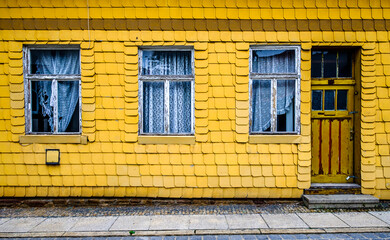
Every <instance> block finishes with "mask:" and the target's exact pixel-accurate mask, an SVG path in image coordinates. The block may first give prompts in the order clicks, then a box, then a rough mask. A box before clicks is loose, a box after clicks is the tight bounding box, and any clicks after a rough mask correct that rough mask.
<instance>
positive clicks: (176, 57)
mask: <svg viewBox="0 0 390 240" xmlns="http://www.w3.org/2000/svg"><path fill="white" fill-rule="evenodd" d="M191 74H192V67H191V52H190V51H143V53H142V75H191Z"/></svg>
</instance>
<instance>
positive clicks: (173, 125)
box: [142, 51, 192, 133]
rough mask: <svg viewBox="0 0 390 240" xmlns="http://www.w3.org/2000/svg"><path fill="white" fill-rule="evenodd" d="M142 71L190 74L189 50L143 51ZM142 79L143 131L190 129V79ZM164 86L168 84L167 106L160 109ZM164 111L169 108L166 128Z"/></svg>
mask: <svg viewBox="0 0 390 240" xmlns="http://www.w3.org/2000/svg"><path fill="white" fill-rule="evenodd" d="M142 66H143V67H142V75H157V76H161V75H191V74H192V68H191V52H190V51H177V52H174V51H144V52H143V56H142ZM165 84H167V85H168V83H165V82H163V81H154V82H153V81H151V82H148V81H144V82H143V132H144V133H167V132H168V133H190V132H191V109H192V107H191V82H190V81H174V80H172V81H169V87H168V86H165ZM164 88H169V89H167V90H168V94H169V106H168V109H164ZM164 111H169V120H168V121H169V122H168V124H169V129H167V130H165V129H164V115H165V114H166V113H165V112H164Z"/></svg>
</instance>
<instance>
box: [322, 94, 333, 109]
mask: <svg viewBox="0 0 390 240" xmlns="http://www.w3.org/2000/svg"><path fill="white" fill-rule="evenodd" d="M334 107H335V90H325V104H324V110H327V111H331V110H335V108H334Z"/></svg>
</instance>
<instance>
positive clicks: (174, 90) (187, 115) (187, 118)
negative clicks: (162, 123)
mask: <svg viewBox="0 0 390 240" xmlns="http://www.w3.org/2000/svg"><path fill="white" fill-rule="evenodd" d="M169 132H170V133H190V132H191V82H174V81H172V82H170V83H169Z"/></svg>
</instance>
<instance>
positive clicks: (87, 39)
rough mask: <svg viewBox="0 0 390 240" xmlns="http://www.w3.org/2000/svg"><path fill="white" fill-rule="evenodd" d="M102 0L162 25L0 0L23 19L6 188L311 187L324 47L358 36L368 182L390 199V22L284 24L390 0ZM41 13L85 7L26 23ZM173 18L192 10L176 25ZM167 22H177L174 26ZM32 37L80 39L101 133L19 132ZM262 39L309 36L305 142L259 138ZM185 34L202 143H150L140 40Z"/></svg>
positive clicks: (388, 15)
mask: <svg viewBox="0 0 390 240" xmlns="http://www.w3.org/2000/svg"><path fill="white" fill-rule="evenodd" d="M89 2H90V6H89V16H90V18H91V20H93V19H95V20H96V19H103V20H115V19H117V18H123V19H125V18H126V19H133V20H134V19H148V18H154V19H160V20H161V21H159V22H158V21H157V23H156V24H157V25H158V26H156V29H150V30H145V28H147V27H145V26H141V25H142V24H143V23H144V22H142V21H141V22H138V24H139V25H138V26H135V27H133V25H132V24H134V23H133V22H126V24H127V25H126V27H127V28H131V29H120V25H121V24H122V23H121V22H116V23H115V24H116V25H115V26H116V27H117V29H118V30H115V29H113V25H112V24H113V23H112V22H109V21H107V22H100V23H99V22H94V23H93V22H91V26H90V30H89V31H88V30H87V29H86V24H87V22H86V18H87V17H88V10H87V6H86V5H85V4H86V3H85V2H82V3H81V2H80V3H79V2H78V1H75V2H70V1H57V0H56V1H54V0H53V1H38V0H28V1H13V0H12V1H11V0H9V1H1V2H0V20H7V21H8V20H9V19H12V20H10V21H8V22H7V21H4V22H1V24H2V27H1V28H0V29H4V30H0V79H1V81H0V108H1V111H0V196H5V197H35V196H39V197H46V196H50V197H58V196H61V197H68V196H83V197H90V196H95V197H99V196H104V197H113V196H115V197H122V196H129V197H130V196H136V197H173V198H178V197H187V198H202V197H215V198H234V197H235V198H247V197H251V198H298V197H300V196H301V194H302V193H303V189H305V188H309V187H310V178H311V172H310V165H311V144H310V141H311V140H310V131H311V126H310V124H311V103H310V102H311V82H310V81H311V78H310V66H311V52H310V51H311V48H312V47H313V46H355V47H359V48H361V66H362V68H361V85H362V90H361V92H362V100H361V101H362V123H361V126H362V129H361V136H362V140H361V142H362V143H361V148H362V152H361V155H362V156H361V162H362V165H361V166H362V167H361V168H362V179H361V185H362V192H363V193H368V194H373V195H375V196H378V197H380V198H382V199H390V191H389V190H388V189H389V188H390V184H389V182H390V153H389V141H390V102H389V95H390V92H389V86H390V81H389V80H390V78H389V77H390V47H389V32H388V31H387V30H381V31H379V30H365V29H364V28H363V27H362V28H361V29H360V30H356V29H353V25H352V24H353V22H351V26H350V27H348V26H347V27H345V26H342V27H341V30H338V31H334V30H332V27H333V26H330V28H329V30H324V29H325V28H326V26H325V27H323V26H319V29H318V30H312V29H315V27H314V28H312V26H311V25H310V24H312V23H313V22H310V21H308V22H307V21H306V22H295V24H296V27H295V28H296V29H295V30H291V29H293V28H294V26H292V27H291V26H290V28H289V30H287V28H288V27H289V26H286V27H285V30H278V28H279V27H280V26H276V24H280V23H281V24H283V22H277V21H275V20H297V19H298V20H308V19H310V20H313V19H314V20H318V19H323V20H329V19H330V20H343V19H344V20H345V19H347V20H349V19H354V20H361V19H365V20H373V19H379V20H383V19H384V20H387V19H390V4H389V3H388V1H359V2H357V1H347V2H339V1H331V0H328V1H323V0H319V1H284V0H283V1H281V0H280V1H273V0H272V1H250V0H248V1H242V0H239V1H238V0H237V1H234V0H233V1H224V0H223V1H217V0H215V1H168V3H166V2H163V1H149V0H148V1H108V0H102V1H91V0H90V1H89ZM32 18H39V19H43V20H44V19H60V20H61V19H67V18H69V19H71V20H74V21H72V22H66V21H58V22H56V21H54V23H56V24H57V25H55V24H54V25H55V26H54V27H53V26H52V28H51V27H50V26H49V23H45V22H44V21H42V22H40V21H34V22H33V23H35V26H27V25H23V23H24V24H26V23H27V22H28V21H30V19H32ZM20 19H21V20H26V21H25V22H23V21H20V22H18V21H17V20H20ZM80 19H81V20H80ZM164 19H186V21H185V22H184V23H183V25H184V26H181V25H180V23H178V22H174V23H172V25H174V24H178V25H179V26H176V25H175V26H171V25H169V24H168V23H166V22H164V21H162V20H164ZM210 19H219V20H225V19H227V20H229V21H230V20H233V21H232V22H231V23H229V24H230V27H231V28H233V27H237V28H236V29H235V30H233V29H224V28H223V26H220V25H219V26H218V28H219V29H218V28H217V29H215V26H212V24H213V22H211V24H210V25H211V26H209V25H208V23H209V22H206V20H210ZM234 20H237V22H235V21H234ZM239 20H270V21H268V22H267V21H264V22H262V24H263V26H262V28H263V29H262V30H258V31H255V30H254V28H255V27H256V26H254V25H252V29H251V30H249V29H246V26H242V25H241V26H235V24H237V23H240V21H239ZM7 23H10V24H11V26H9V27H8V28H7V27H4V26H8V25H7ZM52 23H53V22H51V23H50V24H52ZM141 23H142V24H141ZM288 23H294V22H288ZM314 23H319V24H322V23H323V22H318V21H317V22H314ZM325 23H326V22H325ZM331 23H333V22H331ZM386 23H387V22H386ZM45 24H47V25H45ZM61 24H68V25H66V26H62V25H61ZM94 24H96V25H94ZM98 24H102V25H101V26H98ZM148 24H150V26H151V27H153V24H155V22H152V23H148ZM167 24H168V25H169V26H168V27H167V28H171V29H169V30H164V28H165V27H166V26H165V25H167ZM300 24H304V25H305V24H308V26H302V25H300ZM363 24H364V23H363ZM80 26H82V28H81V29H80ZM129 26H130V27H129ZM34 27H35V28H36V29H33V28H34ZM45 27H46V28H47V30H44V29H41V28H45ZM267 27H270V28H273V29H274V30H270V31H265V30H264V29H266V28H267ZM375 27H376V26H375ZM67 28H68V29H67ZM114 28H115V27H114ZM136 28H138V29H136ZM186 28H189V29H190V30H186ZM191 28H193V29H191ZM281 28H283V26H282V27H281ZM305 28H307V29H306V30H304V29H305ZM343 28H345V29H347V30H344V29H343ZM198 29H199V30H198ZM23 44H77V45H80V48H81V69H82V70H81V76H82V77H81V82H82V135H85V136H88V140H89V142H88V144H86V145H82V144H65V143H61V144H39V143H33V144H20V143H19V137H20V136H23V135H24V134H25V118H24V117H25V109H24V100H25V99H24V80H23V54H22V48H23ZM256 44H258V45H261V44H262V45H264V44H268V45H289V44H292V45H299V46H301V115H300V119H301V139H300V142H299V143H297V144H295V143H294V144H293V143H273V144H264V143H263V144H251V143H249V91H248V89H249V85H248V83H249V75H248V74H249V47H250V45H256ZM174 45H177V46H191V47H193V49H194V51H195V144H190V145H189V144H139V143H138V47H140V46H174ZM281 142H283V141H281ZM48 148H57V149H60V151H61V164H60V165H58V166H47V165H45V149H48Z"/></svg>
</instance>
